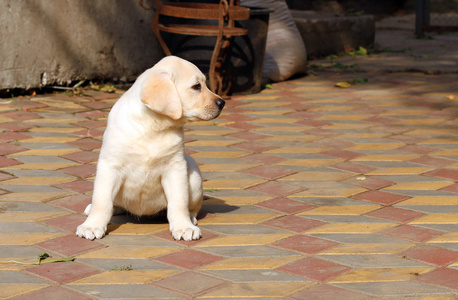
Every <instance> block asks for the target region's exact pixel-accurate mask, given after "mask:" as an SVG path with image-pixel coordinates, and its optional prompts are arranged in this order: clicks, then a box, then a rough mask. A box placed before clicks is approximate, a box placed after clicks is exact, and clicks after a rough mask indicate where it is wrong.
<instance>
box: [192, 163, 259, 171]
mask: <svg viewBox="0 0 458 300" xmlns="http://www.w3.org/2000/svg"><path fill="white" fill-rule="evenodd" d="M256 166H259V165H258V164H235V163H234V164H205V165H201V166H200V167H199V168H200V170H201V171H202V172H237V171H240V170H245V169H249V168H254V167H256Z"/></svg>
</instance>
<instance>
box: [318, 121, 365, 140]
mask: <svg viewBox="0 0 458 300" xmlns="http://www.w3.org/2000/svg"><path fill="white" fill-rule="evenodd" d="M370 126H371V125H370V124H360V123H336V124H332V125H325V126H323V127H322V128H324V129H331V130H335V129H364V128H368V127H370ZM339 138H340V135H339Z"/></svg>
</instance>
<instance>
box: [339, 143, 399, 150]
mask: <svg viewBox="0 0 458 300" xmlns="http://www.w3.org/2000/svg"><path fill="white" fill-rule="evenodd" d="M403 145H404V144H402V143H389V144H388V143H386V144H357V145H353V146H350V147H347V148H344V149H345V150H393V149H397V148H399V147H402V146H403Z"/></svg>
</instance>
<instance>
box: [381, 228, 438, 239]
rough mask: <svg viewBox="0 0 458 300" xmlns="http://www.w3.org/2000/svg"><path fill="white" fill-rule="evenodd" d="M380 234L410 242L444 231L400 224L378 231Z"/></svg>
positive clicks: (432, 236)
mask: <svg viewBox="0 0 458 300" xmlns="http://www.w3.org/2000/svg"><path fill="white" fill-rule="evenodd" d="M380 234H383V235H386V236H391V237H394V238H398V239H403V240H407V241H412V242H419V243H422V242H426V241H428V240H430V239H432V238H435V237H438V236H440V235H443V234H444V232H442V231H437V230H433V229H427V228H422V227H417V226H411V225H401V226H398V227H394V228H390V229H387V230H385V231H382V232H380Z"/></svg>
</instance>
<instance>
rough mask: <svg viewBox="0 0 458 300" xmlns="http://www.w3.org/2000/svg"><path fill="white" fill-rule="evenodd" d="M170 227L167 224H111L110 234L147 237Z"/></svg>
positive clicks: (109, 227) (109, 226)
mask: <svg viewBox="0 0 458 300" xmlns="http://www.w3.org/2000/svg"><path fill="white" fill-rule="evenodd" d="M168 227H169V226H168V225H167V224H132V223H126V224H110V225H108V232H109V234H110V235H146V234H150V233H153V232H158V231H161V230H164V229H167V228H168Z"/></svg>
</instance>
